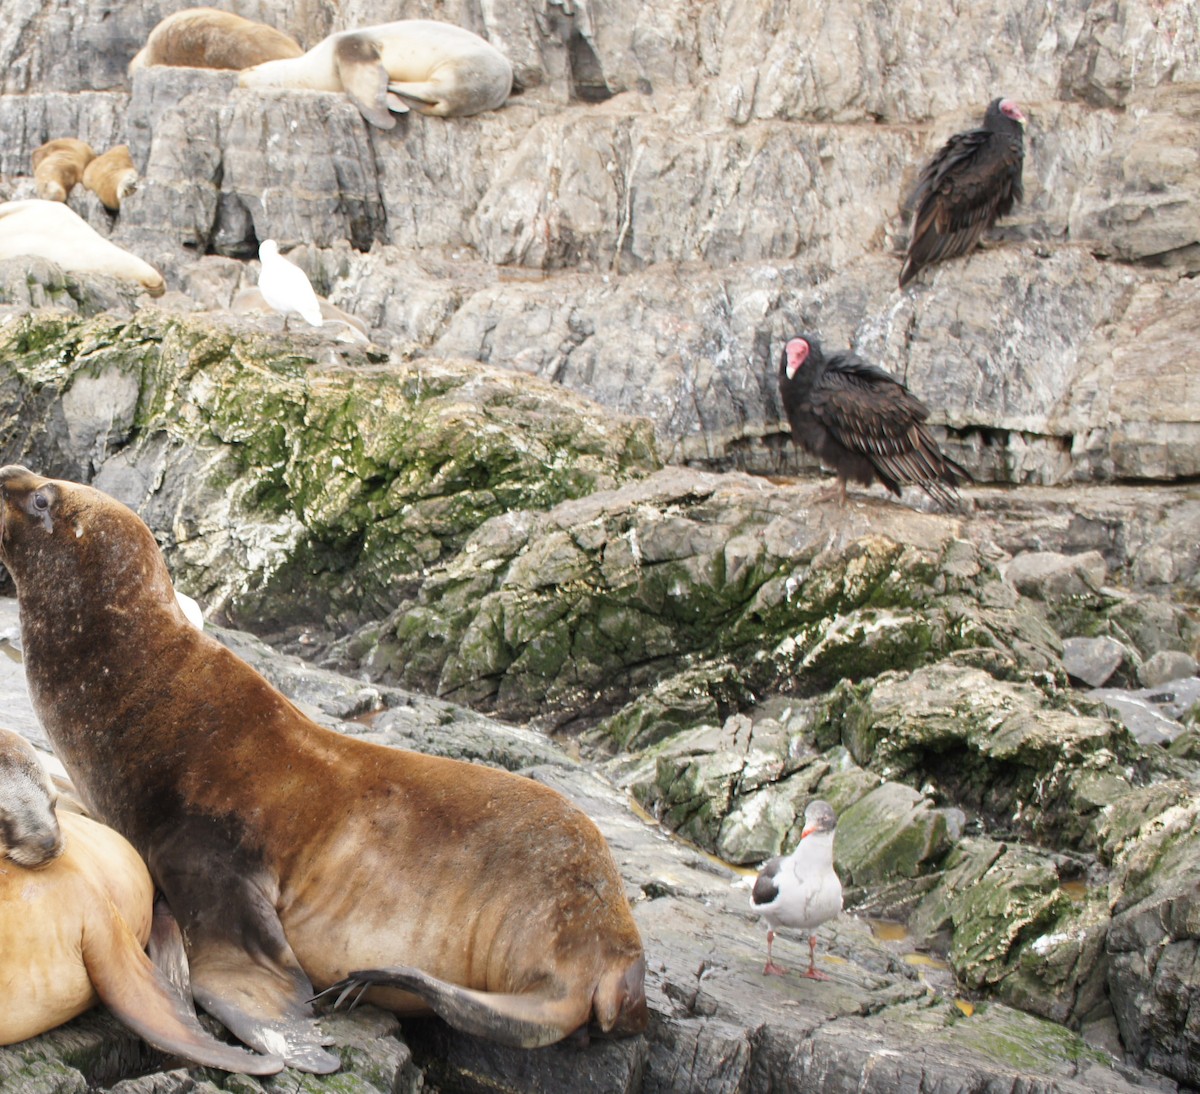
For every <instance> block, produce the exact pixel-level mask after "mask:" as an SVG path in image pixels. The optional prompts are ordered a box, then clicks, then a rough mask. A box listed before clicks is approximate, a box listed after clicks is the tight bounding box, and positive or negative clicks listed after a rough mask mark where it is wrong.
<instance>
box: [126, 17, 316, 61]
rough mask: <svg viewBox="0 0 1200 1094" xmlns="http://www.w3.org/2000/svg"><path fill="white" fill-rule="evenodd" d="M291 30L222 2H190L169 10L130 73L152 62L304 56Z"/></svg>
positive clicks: (270, 58)
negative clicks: (221, 5)
mask: <svg viewBox="0 0 1200 1094" xmlns="http://www.w3.org/2000/svg"><path fill="white" fill-rule="evenodd" d="M303 52H304V50H303V49H302V48H301V46H300V43H299V42H297V41H296V39H295V38H293V37H292V36H291V35H290V34H284V32H283V31H281V30H276V29H275V28H274V27H269V26H267V25H266V24H265V23H256V22H254V21H253V20H251V19H243V18H242V17H241V16H240V15H234V14H233V13H232V12H228V11H217V9H216V8H187V9H186V10H184V11H177V12H175V14H174V15H168V16H167V17H166V18H165V19H163V20H162V21H161V22H160V23H159V24H158V25H157V26H156V27H155V28H154V29H153V30H152V31H151V32H150V34H149V37H147V39H146V44H145V45H144V46H143V47H142V48H141V49H140V50H139V51H138V52H137V53H136V54H135V55H134V58H133V60H132V61H130V62H129V69H128V71H129V75H130V76H132V75H133V74H134V73H135V72H137V70H138V69H139V68H147V67H148V66H150V65H173V66H175V67H177V68H232V69H238V68H250V67H251V66H252V65H259V64H262V63H263V62H264V61H275V60H280V59H283V58H286V57H299V56H300V55H301V54H302V53H303Z"/></svg>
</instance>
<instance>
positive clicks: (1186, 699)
mask: <svg viewBox="0 0 1200 1094" xmlns="http://www.w3.org/2000/svg"><path fill="white" fill-rule="evenodd" d="M1090 695H1091V697H1092V698H1094V699H1099V700H1100V701H1101V702H1102V703H1104V704H1105V705H1106V706H1107V707H1108V708H1109V709H1110V710H1112V711H1113V713H1114V714H1115V716H1116V717H1118V718H1119V719H1120V720H1121V721H1122V722H1123V723H1124V725H1125V726H1126V727H1127V728H1128V729H1129V732H1130V733H1132V734H1133V735H1134V736H1135V737H1136V738H1137V739H1138V740H1139V741H1141V742H1142V744H1156V745H1157V744H1169V743H1170V742H1172V741H1174V740H1175V739H1176V738H1178V737H1179V736H1180V735H1181V734H1182V733H1183V732H1184V728H1185V727H1184V721H1185V720H1186V719H1187V718H1188V716H1189V715H1190V714H1191V712H1192V711H1193V710H1195V709H1196V705H1197V704H1198V703H1200V679H1197V678H1196V677H1195V676H1184V677H1180V678H1177V679H1175V680H1171V681H1168V682H1166V683H1164V684H1160V685H1159V686H1158V687H1155V688H1142V689H1140V690H1135V691H1129V690H1124V689H1121V688H1098V689H1096V690H1095V691H1093V692H1091V693H1090Z"/></svg>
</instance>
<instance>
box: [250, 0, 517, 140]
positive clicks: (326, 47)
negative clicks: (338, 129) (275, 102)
mask: <svg viewBox="0 0 1200 1094" xmlns="http://www.w3.org/2000/svg"><path fill="white" fill-rule="evenodd" d="M238 83H239V84H240V85H241V86H242V87H291V88H302V89H308V90H310V91H344V92H345V93H346V94H347V95H349V96H350V98H351V100H352V101H353V102H354V105H355V106H357V107H358V109H359V110H360V111H361V112H362V116H363V117H364V118H366V119H367V121H369V122H370V123H371V124H372V125H374V126H378V127H379V128H380V129H391V128H393V127H394V126H395V124H396V119H395V118H394V117H392V111H395V112H396V113H400V114H403V113H404V112H405V111H407V110H408V109H409V108H410V107H411V108H412V109H414V110H419V111H420V112H421V113H422V114H435V115H437V116H438V117H441V118H451V117H460V116H462V115H466V114H478V113H480V112H481V111H484V110H493V109H495V108H496V107H498V106H500V105H501V104H502V103H503V102H504V100H505V99H507V98H508V93H509V92H510V91H511V90H512V65H511V64H509V62H508V58H507V57H505V56H504V54H503V53H501V52H500V51H499V50H498V49H496V47H495V46H493V45H491V44H490V43H489V42H486V41H484V39H482V38H480V37H479V35H477V34H472V33H471V31H469V30H466V29H465V28H463V27H458V26H455V25H454V24H453V23H439V22H435V21H433V20H431V19H401V20H399V21H398V22H395V23H383V24H380V25H379V26H374V27H362V28H361V29H359V30H344V31H341V32H340V33H338V34H331V35H330V36H329V37H328V38H326V39H325V40H324V41H323V42H320V43H319V44H318V45H315V46H313V48H312V49H310V50H309V51H308V52H307V53H306V54H304V56H302V57H296V58H294V59H292V60H282V61H268V62H267V63H266V64H261V65H258V66H256V67H255V68H249V69H246V70H245V71H244V72H242V74H241V75H240V76H239V77H238Z"/></svg>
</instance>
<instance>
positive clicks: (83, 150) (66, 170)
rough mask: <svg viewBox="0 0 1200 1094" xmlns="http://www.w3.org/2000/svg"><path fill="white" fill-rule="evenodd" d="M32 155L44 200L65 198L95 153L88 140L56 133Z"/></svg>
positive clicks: (40, 196) (38, 185)
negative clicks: (53, 137) (52, 138)
mask: <svg viewBox="0 0 1200 1094" xmlns="http://www.w3.org/2000/svg"><path fill="white" fill-rule="evenodd" d="M30 158H31V159H32V160H33V180H34V182H35V183H36V184H37V195H38V197H39V198H42V199H43V200H44V201H66V200H67V195H68V194H70V192H71V191H72V190H73V189H74V188H75V186H76V185H77V184H78V183H79V182H80V181H81V180H82V179H83V174H84V171H85V170H86V169H87V166H88V164H89V163H91V162H92V160H93V159H95V158H96V153H95V152H93V151H92V146H91V145H90V144H88V143H87V142H86V141H81V140H76V139H75V138H74V137H56V138H55V139H54V140H52V141H47V142H46V143H45V144H43V145H42V146H41V147H40V148H36V149H34V152H33V155H32V156H31V157H30Z"/></svg>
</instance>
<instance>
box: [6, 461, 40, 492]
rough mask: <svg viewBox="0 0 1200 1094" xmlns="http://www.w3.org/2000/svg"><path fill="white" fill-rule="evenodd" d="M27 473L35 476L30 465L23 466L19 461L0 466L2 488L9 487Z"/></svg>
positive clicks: (30, 476) (31, 476)
mask: <svg viewBox="0 0 1200 1094" xmlns="http://www.w3.org/2000/svg"><path fill="white" fill-rule="evenodd" d="M25 475H28V476H29V478H33V477H34V475H33V472H32V471H30V470H29V468H28V467H22V466H21V465H20V464H19V463H10V464H6V465H5V466H4V467H0V489H3V488H5V487H7V486H8V485H9V483H11V482H13V481H15V480H16V479H19V478H21V477H22V476H25Z"/></svg>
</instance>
